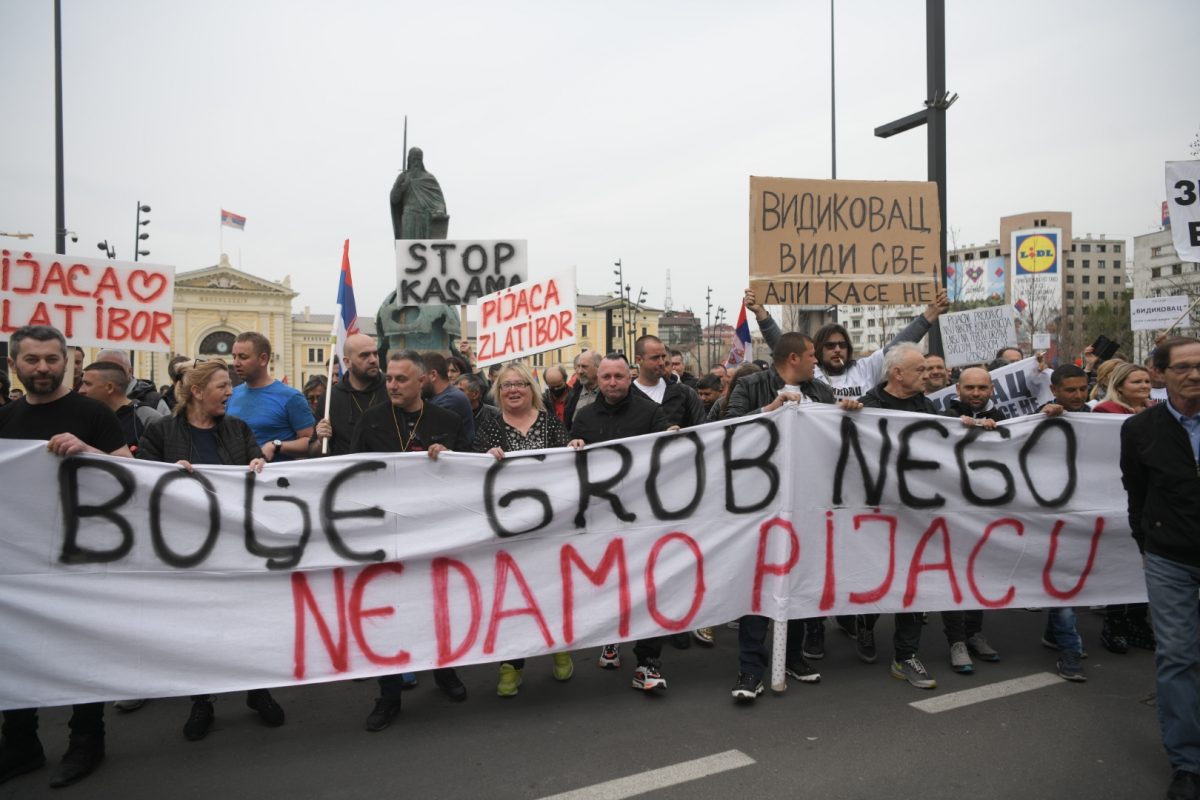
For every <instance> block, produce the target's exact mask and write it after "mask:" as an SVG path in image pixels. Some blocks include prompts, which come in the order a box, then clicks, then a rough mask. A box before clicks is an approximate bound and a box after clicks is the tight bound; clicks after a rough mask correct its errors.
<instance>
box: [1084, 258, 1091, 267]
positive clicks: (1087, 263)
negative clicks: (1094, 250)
mask: <svg viewBox="0 0 1200 800" xmlns="http://www.w3.org/2000/svg"><path fill="white" fill-rule="evenodd" d="M1083 268H1084V269H1091V268H1092V262H1091V261H1090V260H1088V259H1086V258H1085V259H1084V260H1083Z"/></svg>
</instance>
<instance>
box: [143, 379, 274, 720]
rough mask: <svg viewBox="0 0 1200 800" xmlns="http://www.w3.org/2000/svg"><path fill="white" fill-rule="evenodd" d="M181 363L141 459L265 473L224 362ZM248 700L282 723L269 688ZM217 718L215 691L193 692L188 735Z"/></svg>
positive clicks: (252, 693) (147, 436)
mask: <svg viewBox="0 0 1200 800" xmlns="http://www.w3.org/2000/svg"><path fill="white" fill-rule="evenodd" d="M180 367H184V368H177V371H176V374H177V375H179V376H180V377H179V386H178V388H177V389H176V403H175V413H174V414H172V415H171V416H169V417H161V418H159V419H157V420H155V421H154V422H152V423H150V426H149V427H148V428H146V431H145V433H143V434H142V438H141V440H140V441H139V442H138V451H137V458H140V459H142V460H144V461H165V462H167V463H174V464H176V465H177V466H179V467H180V468H181V469H184V470H187V471H188V472H191V471H192V466H193V465H194V464H226V465H233V464H239V465H242V464H244V465H247V466H248V467H249V468H250V469H252V470H254V471H255V472H262V469H263V467H264V466H265V465H266V463H267V462H266V460H265V459H264V458H263V454H262V450H260V449H259V447H258V444H257V442H256V441H255V439H254V433H253V432H252V431H251V430H250V426H249V425H247V424H246V423H245V422H243V421H242V420H240V419H238V418H237V417H232V416H229V415H228V414H226V413H225V404H226V402H228V400H229V397H230V395H232V394H233V384H232V382H231V381H230V379H229V371H228V370H227V369H226V368H225V363H224V362H223V361H221V360H219V359H212V360H208V361H206V360H204V359H196V360H195V361H193V362H192V363H191V364H190V365H183V364H181V365H180ZM203 635H208V634H203ZM246 705H247V706H249V707H250V708H251V709H253V710H254V711H256V712H258V715H259V717H260V718H261V719H262V721H263V722H264V723H266V724H267V725H268V726H270V727H272V728H275V727H278V726H280V725H282V724H283V720H284V715H283V709H282V708H280V706H279V704H278V703H276V702H275V698H273V697H271V693H270V692H269V691H267V690H266V689H253V690H251V691H249V692H247V693H246ZM214 718H215V713H214V711H213V697H212V695H193V696H192V712H191V714H189V715H188V719H187V722H185V723H184V725H183V735H184V737H186V738H187V739H188V740H189V741H193V742H195V741H199V740H200V739H203V738H204V737H205V735H206V734H207V733H208V729H209V728H211V727H212V723H213V719H214Z"/></svg>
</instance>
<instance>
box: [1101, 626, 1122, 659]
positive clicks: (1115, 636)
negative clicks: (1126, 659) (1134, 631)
mask: <svg viewBox="0 0 1200 800" xmlns="http://www.w3.org/2000/svg"><path fill="white" fill-rule="evenodd" d="M1100 644H1102V645H1104V649H1105V650H1107V651H1108V652H1110V653H1116V654H1117V655H1119V656H1123V655H1125V654H1126V653H1128V652H1129V642H1128V640H1126V638H1125V636H1124V634H1122V633H1121V632H1120V629H1119V628H1118V627H1117V626H1116V625H1114V624H1113V623H1111V622H1109V621H1108V620H1105V621H1104V627H1102V628H1101V629H1100Z"/></svg>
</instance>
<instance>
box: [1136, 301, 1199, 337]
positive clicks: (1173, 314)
mask: <svg viewBox="0 0 1200 800" xmlns="http://www.w3.org/2000/svg"><path fill="white" fill-rule="evenodd" d="M1191 304H1192V301H1191V299H1190V298H1189V297H1188V296H1187V295H1186V294H1183V295H1178V296H1176V297H1149V298H1145V299H1142V300H1130V301H1129V329H1130V330H1134V331H1165V330H1166V329H1167V328H1169V327H1171V326H1172V325H1174V324H1175V322H1176V320H1179V318H1180V317H1182V316H1183V315H1184V314H1186V313H1187V310H1188V306H1190V305H1191ZM1179 324H1180V325H1181V326H1182V327H1184V328H1186V327H1188V321H1187V320H1186V319H1185V320H1181V321H1180V322H1179Z"/></svg>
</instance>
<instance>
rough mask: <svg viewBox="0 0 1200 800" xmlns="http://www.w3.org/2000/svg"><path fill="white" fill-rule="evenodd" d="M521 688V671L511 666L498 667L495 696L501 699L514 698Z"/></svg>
mask: <svg viewBox="0 0 1200 800" xmlns="http://www.w3.org/2000/svg"><path fill="white" fill-rule="evenodd" d="M520 688H521V670H519V669H517V668H516V667H514V666H513V665H512V664H501V665H500V683H498V684H497V685H496V694H498V695H500V696H501V697H514V696H516V694H517V690H518V689H520Z"/></svg>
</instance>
